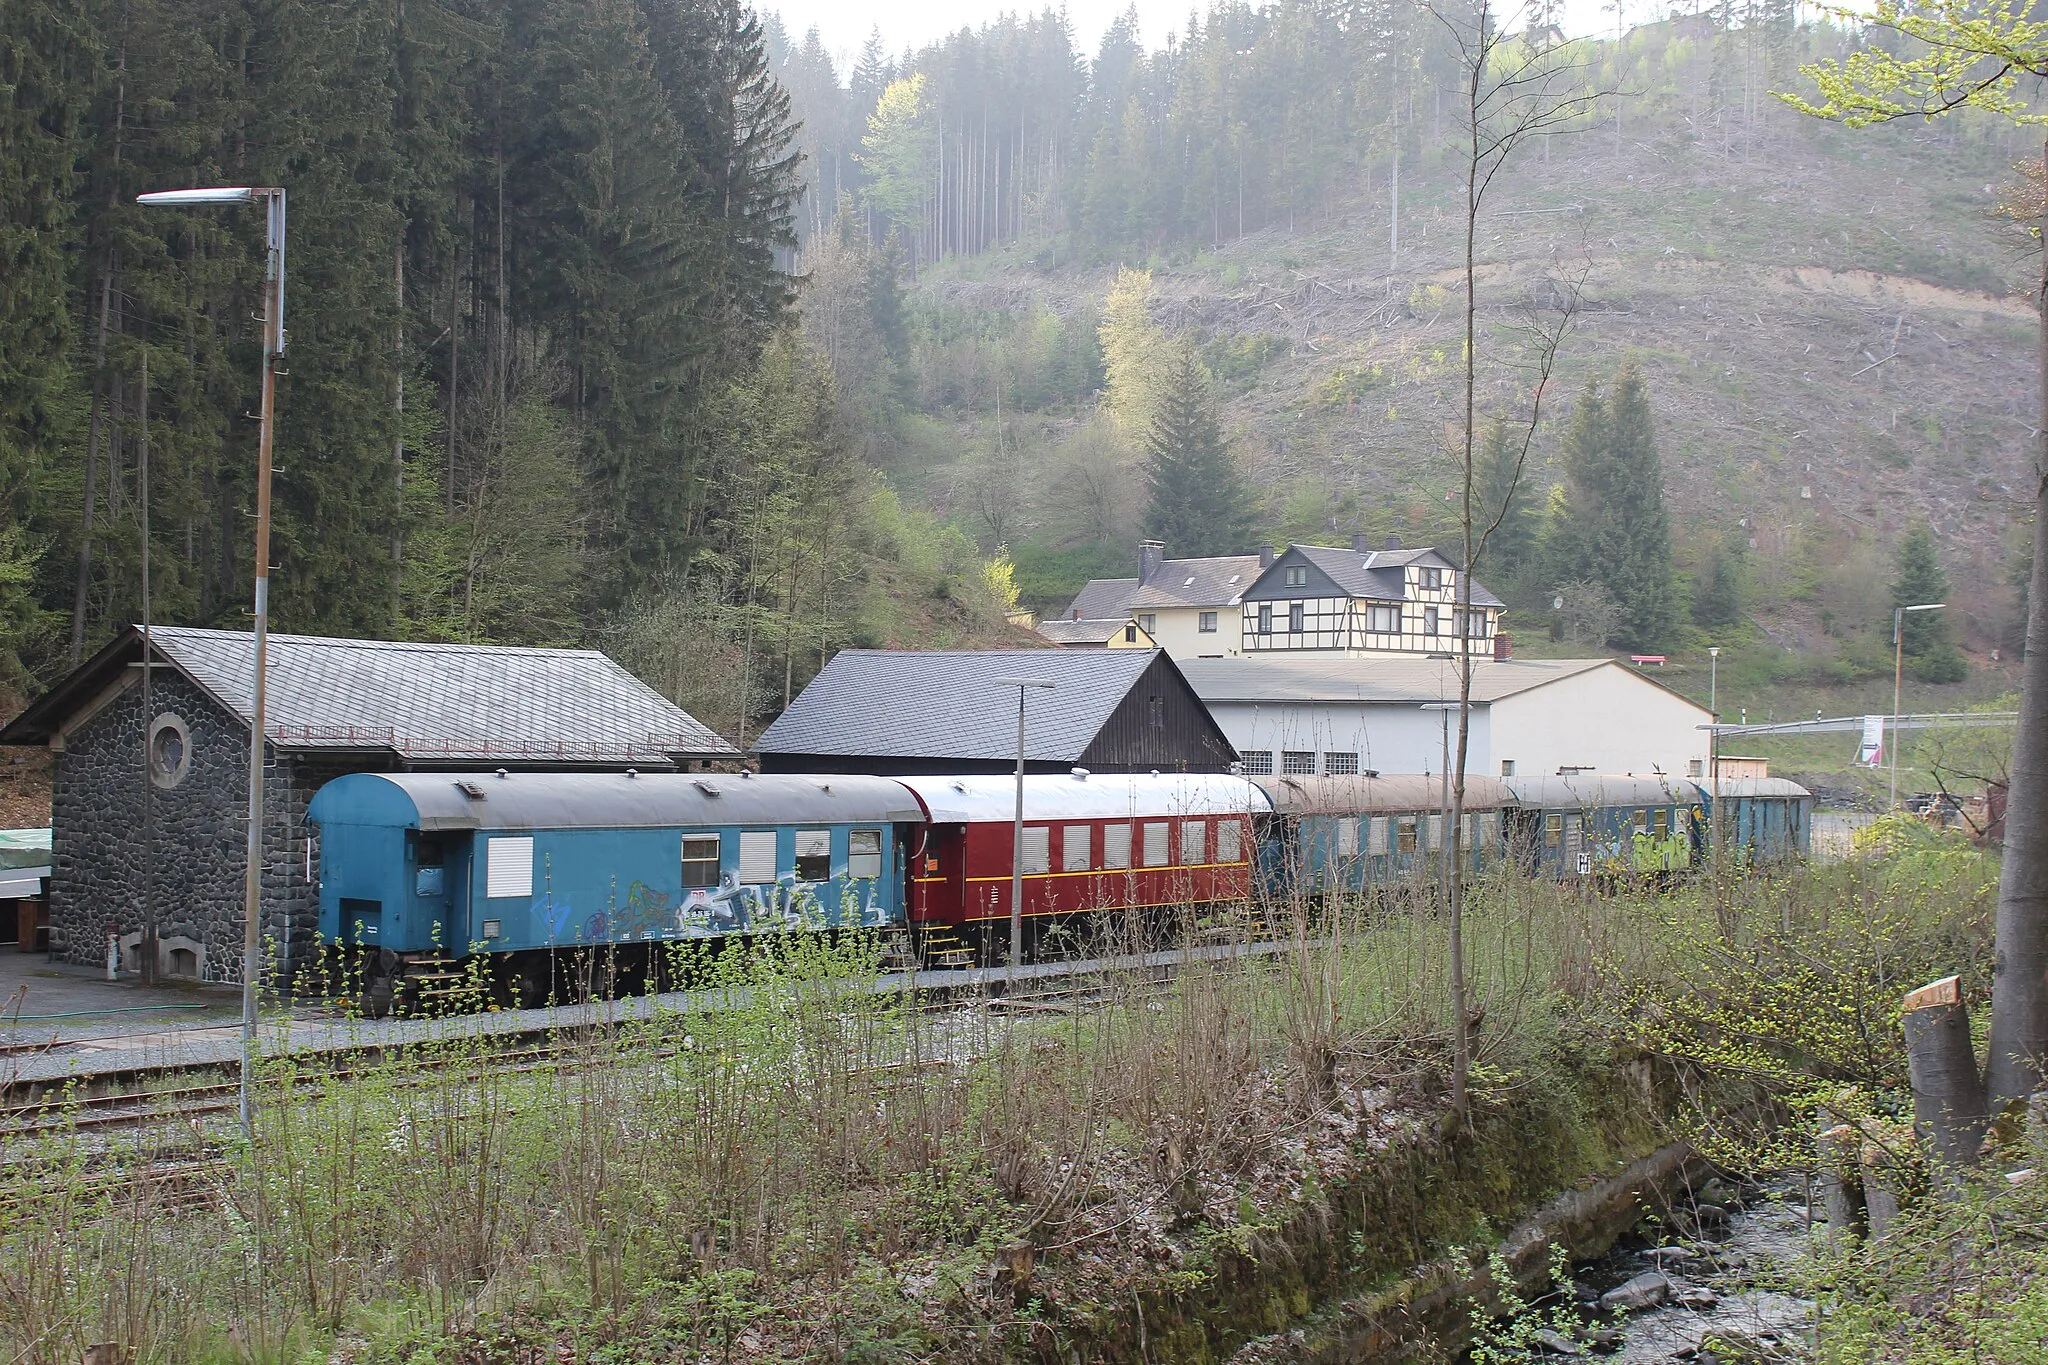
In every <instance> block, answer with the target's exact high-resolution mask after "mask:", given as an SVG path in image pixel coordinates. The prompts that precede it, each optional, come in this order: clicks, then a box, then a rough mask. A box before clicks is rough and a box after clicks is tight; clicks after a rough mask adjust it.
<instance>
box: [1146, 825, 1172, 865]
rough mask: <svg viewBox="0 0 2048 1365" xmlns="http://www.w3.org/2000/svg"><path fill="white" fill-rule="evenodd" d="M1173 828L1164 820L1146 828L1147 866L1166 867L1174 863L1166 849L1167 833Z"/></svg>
mask: <svg viewBox="0 0 2048 1365" xmlns="http://www.w3.org/2000/svg"><path fill="white" fill-rule="evenodd" d="M1172 828H1173V826H1171V825H1169V824H1167V823H1166V822H1165V821H1164V820H1161V821H1157V822H1156V823H1148V824H1147V825H1146V826H1145V866H1147V867H1165V866H1166V865H1167V864H1168V863H1170V862H1172V861H1173V859H1172V857H1170V856H1169V855H1168V853H1167V849H1166V838H1167V831H1168V830H1171V829H1172Z"/></svg>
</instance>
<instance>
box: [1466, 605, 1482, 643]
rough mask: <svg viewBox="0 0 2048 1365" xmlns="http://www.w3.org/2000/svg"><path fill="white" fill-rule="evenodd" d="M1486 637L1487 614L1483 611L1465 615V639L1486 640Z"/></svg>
mask: <svg viewBox="0 0 2048 1365" xmlns="http://www.w3.org/2000/svg"><path fill="white" fill-rule="evenodd" d="M1486 635H1487V631H1486V613H1485V612H1483V611H1470V612H1467V613H1465V638H1466V639H1468V640H1484V639H1485V638H1486Z"/></svg>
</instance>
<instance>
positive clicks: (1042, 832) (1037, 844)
mask: <svg viewBox="0 0 2048 1365" xmlns="http://www.w3.org/2000/svg"><path fill="white" fill-rule="evenodd" d="M1050 871H1052V827H1051V826H1049V825H1026V826H1025V827H1024V873H1025V875H1026V876H1032V877H1036V876H1042V875H1044V874H1045V873H1047V872H1050Z"/></svg>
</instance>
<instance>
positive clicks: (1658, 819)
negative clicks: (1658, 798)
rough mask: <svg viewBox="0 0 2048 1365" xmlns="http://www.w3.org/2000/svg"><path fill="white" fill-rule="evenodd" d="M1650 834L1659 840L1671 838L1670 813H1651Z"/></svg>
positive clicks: (1666, 811) (1663, 811)
mask: <svg viewBox="0 0 2048 1365" xmlns="http://www.w3.org/2000/svg"><path fill="white" fill-rule="evenodd" d="M1650 833H1652V834H1654V835H1656V836H1657V837H1658V838H1659V839H1668V838H1670V837H1671V812H1670V811H1668V810H1658V811H1654V812H1652V813H1651V815H1650Z"/></svg>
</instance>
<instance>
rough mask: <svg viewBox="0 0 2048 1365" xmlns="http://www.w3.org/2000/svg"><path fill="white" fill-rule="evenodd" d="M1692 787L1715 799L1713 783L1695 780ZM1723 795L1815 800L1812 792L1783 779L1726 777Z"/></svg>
mask: <svg viewBox="0 0 2048 1365" xmlns="http://www.w3.org/2000/svg"><path fill="white" fill-rule="evenodd" d="M1692 785H1693V786H1695V787H1698V788H1699V789H1700V793H1701V794H1702V795H1703V796H1705V797H1706V798H1707V799H1709V800H1712V799H1713V795H1714V785H1713V783H1711V782H1703V781H1699V780H1697V779H1695V780H1694V782H1693V784H1692ZM1721 795H1723V796H1738V797H1739V796H1776V797H1787V796H1790V797H1798V798H1802V799H1805V800H1811V799H1812V798H1813V793H1812V792H1810V791H1808V790H1807V789H1806V788H1804V787H1802V786H1800V785H1799V784H1798V783H1797V782H1788V781H1786V780H1785V779H1784V778H1782V777H1724V778H1722V779H1721Z"/></svg>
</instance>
